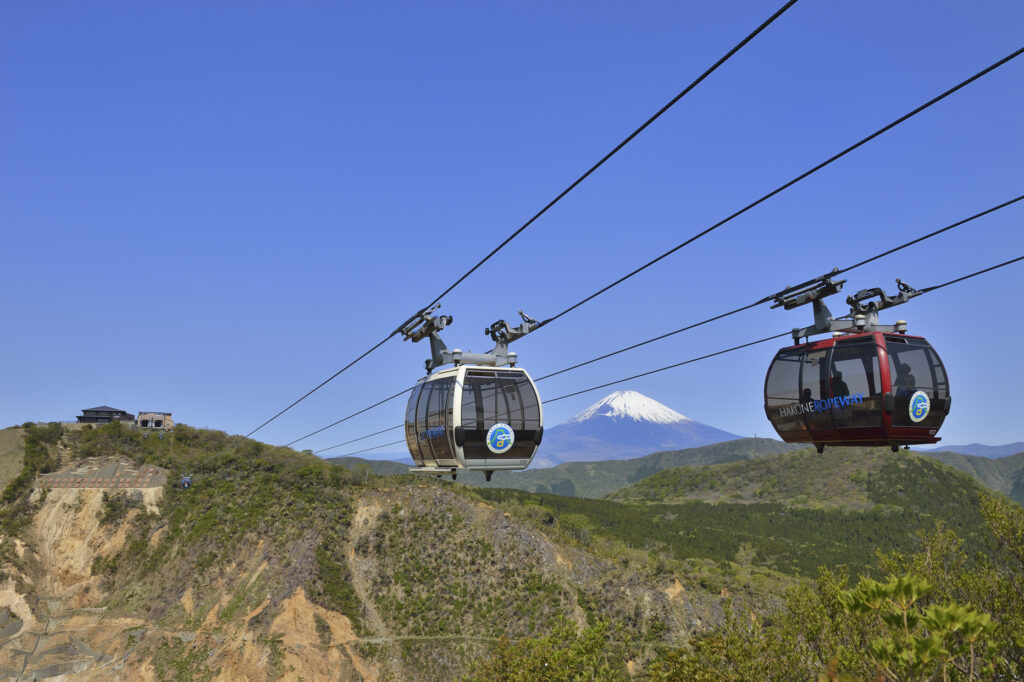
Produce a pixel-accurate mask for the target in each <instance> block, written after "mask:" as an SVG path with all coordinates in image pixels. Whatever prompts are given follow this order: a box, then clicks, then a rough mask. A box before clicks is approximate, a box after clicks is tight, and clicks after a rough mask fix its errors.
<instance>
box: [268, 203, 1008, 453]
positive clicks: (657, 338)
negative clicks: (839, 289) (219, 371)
mask: <svg viewBox="0 0 1024 682" xmlns="http://www.w3.org/2000/svg"><path fill="white" fill-rule="evenodd" d="M1022 200H1024V194H1021V195H1018V196H1016V197H1014V198H1013V199H1010V200H1009V201H1004V202H1003V203H1001V204H997V205H996V206H993V207H991V208H987V209H985V210H984V211H980V212H978V213H975V214H974V215H971V216H969V217H967V218H963V219H962V220H958V221H956V222H954V223H951V224H949V225H946V226H945V227H941V228H939V229H937V230H933V231H932V232H929V233H928V234H925V235H922V236H920V237H917V238H915V239H912V240H910V241H908V242H904V243H902V244H900V245H898V246H894V247H893V248H891V249H887V250H885V251H882V252H881V253H878V254H875V255H874V256H871V257H869V258H865V259H864V260H861V261H859V262H857V263H854V264H852V265H848V266H846V267H844V268H836V269H835V270H833V271H832V272H831V273H829V274H830V275H832V276H835V275H839V274H843V273H846V272H850V271H851V270H854V269H856V268H859V267H861V266H864V265H867V264H868V263H871V262H874V261H876V260H878V259H880V258H883V257H885V256H888V255H891V254H893V253H896V252H897V251H901V250H903V249H905V248H907V247H910V246H913V245H914V244H919V243H921V242H923V241H925V240H927V239H931V238H932V237H936V236H938V235H940V234H943V233H945V232H948V231H950V230H952V229H954V228H957V227H960V226H962V225H966V224H968V223H970V222H972V221H974V220H977V219H978V218H981V217H984V216H987V215H989V214H991V213H994V212H996V211H998V210H1000V209H1003V208H1006V207H1008V206H1011V205H1013V204H1015V203H1017V202H1019V201H1022ZM817 279H818V278H813V279H809V280H807V281H805V282H802V283H801V284H797V285H794V286H791V287H787V288H788V289H798V288H801V287H803V286H807V285H808V284H811V283H812V282H815V281H817ZM777 295H778V293H773V294H769V295H768V296H765V297H763V298H760V299H758V300H756V301H754V302H753V303H749V304H747V305H745V306H741V307H739V308H735V309H733V310H730V311H728V312H725V313H721V314H719V315H715V316H714V317H709V318H707V319H705V320H701V321H700V322H694V323H693V324H689V325H686V326H685V327H680V328H679V329H674V330H672V331H670V332H666V333H664V334H659V335H658V336H655V337H652V338H650V339H646V340H644V341H640V342H637V343H634V344H631V345H629V346H626V347H624V348H619V349H618V350H614V351H611V352H609V353H605V354H603V355H598V356H597V357H594V358H591V359H589V360H584V361H583V362H578V363H576V364H574V365H570V366H569V367H564V368H562V369H560V370H556V371H554V372H551V373H549V374H545V375H543V376H541V377H538V378H537V379H536V381H538V382H539V381H544V380H545V379H550V378H551V377H554V376H557V375H559V374H565V373H566V372H571V371H572V370H575V369H579V368H580V367H585V366H587V365H592V364H594V363H595V362H600V361H601V360H606V359H608V358H610V357H613V356H615V355H620V354H622V353H626V352H628V351H631V350H634V349H636V348H640V347H641V346H646V345H648V344H651V343H654V342H655V341H660V340H662V339H666V338H668V337H670V336H674V335H676V334H680V333H682V332H685V331H689V330H691V329H696V328H697V327H701V326H703V325H705V324H709V323H711V322H715V321H717V320H721V319H723V318H726V317H729V316H731V315H735V314H737V313H740V312H743V311H745V310H750V309H751V308H756V307H757V306H759V305H763V304H765V303H769V302H771V301H773V300H774V299H775V297H776V296H777ZM411 390H412V388H407V389H405V390H404V391H401V392H399V393H396V394H394V395H392V396H390V397H388V398H385V399H384V400H381V401H378V402H376V403H374V404H373V405H370V406H369V407H366V408H363V409H362V410H359V411H358V412H353V413H352V414H350V415H348V416H346V417H343V418H341V419H339V420H337V421H336V422H333V423H331V424H328V425H327V426H324V427H323V428H320V429H317V430H316V431H313V432H312V433H308V434H306V435H305V436H303V437H302V438H298V439H296V440H293V441H292V442H291V443H288V445H292V444H294V443H298V442H299V441H301V440H304V439H306V438H309V437H310V436H313V435H315V434H318V433H320V432H321V431H325V430H326V429H329V428H331V427H332V426H336V425H338V424H340V423H342V422H344V421H347V420H348V419H351V418H352V417H355V416H357V415H360V414H362V413H364V412H366V411H368V410H370V409H373V408H374V407H378V406H380V405H383V404H384V403H386V402H389V401H391V400H394V399H395V398H398V397H399V396H402V395H405V394H406V393H408V392H409V391H411ZM396 428H397V427H396ZM350 442H351V441H350ZM346 444H347V443H339V444H338V445H332V446H330V447H328V448H323V449H322V450H317V453H318V454H319V453H320V452H323V451H324V450H331V449H333V448H336V447H339V446H341V445H346Z"/></svg>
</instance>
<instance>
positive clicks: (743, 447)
mask: <svg viewBox="0 0 1024 682" xmlns="http://www.w3.org/2000/svg"><path fill="white" fill-rule="evenodd" d="M541 447H543V445H542V446H541ZM795 447H798V446H794V445H789V444H787V443H782V442H780V441H777V440H770V439H767V438H740V439H738V440H731V441H726V442H723V443H715V444H714V445H706V446H703V447H699V448H688V449H686V450H669V451H665V452H656V453H654V454H651V455H647V456H645V457H638V458H636V459H619V460H607V461H602V462H569V463H566V464H560V465H558V466H556V467H551V468H549V469H528V470H526V471H522V472H516V473H507V474H506V473H499V474H496V475H495V476H494V479H493V480H492V481H491V483H485V482H484V480H483V476H481V475H480V474H471V475H469V476H467V477H466V483H468V484H469V485H474V486H479V487H482V488H513V489H516V490H525V491H528V492H540V493H554V494H556V495H564V496H567V497H593V498H600V497H604V496H606V495H608V494H609V493H611V492H614V491H615V490H618V489H619V488H622V487H623V486H626V485H629V484H630V483H634V482H636V481H639V480H641V479H644V478H646V477H648V476H650V475H652V474H654V473H657V472H659V471H663V470H665V469H671V468H674V467H679V466H685V465H700V464H716V463H719V462H735V461H740V460H746V459H753V458H757V457H763V456H765V455H774V454H777V453H780V452H788V451H790V450H792V449H794V448H795ZM460 480H461V479H460Z"/></svg>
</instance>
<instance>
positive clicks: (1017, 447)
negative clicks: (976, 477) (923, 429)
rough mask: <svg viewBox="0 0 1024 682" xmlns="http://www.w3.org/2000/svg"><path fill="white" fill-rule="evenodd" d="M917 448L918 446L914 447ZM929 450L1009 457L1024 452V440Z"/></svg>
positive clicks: (942, 446)
mask: <svg viewBox="0 0 1024 682" xmlns="http://www.w3.org/2000/svg"><path fill="white" fill-rule="evenodd" d="M914 449H917V448H914ZM927 452H958V453H960V454H961V455H974V456H975V457H989V458H992V459H995V458H998V457H1009V456H1010V455H1016V454H1019V453H1021V452H1024V442H1017V443H1007V444H1006V445H982V444H981V443H971V444H970V445H940V446H939V447H937V448H928V450H927Z"/></svg>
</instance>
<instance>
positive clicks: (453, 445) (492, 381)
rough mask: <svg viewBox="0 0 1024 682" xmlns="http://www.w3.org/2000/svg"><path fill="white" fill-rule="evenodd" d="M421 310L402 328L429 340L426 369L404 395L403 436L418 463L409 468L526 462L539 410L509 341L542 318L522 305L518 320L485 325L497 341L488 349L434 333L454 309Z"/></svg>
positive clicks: (538, 431)
mask: <svg viewBox="0 0 1024 682" xmlns="http://www.w3.org/2000/svg"><path fill="white" fill-rule="evenodd" d="M435 309H436V306H435V307H434V308H431V309H430V310H427V311H423V312H421V313H419V314H418V315H416V316H414V317H413V318H412V319H411V320H410V321H409V322H407V323H406V324H405V325H403V327H402V328H401V332H402V335H403V336H404V337H405V338H406V339H407V340H412V341H420V340H422V339H423V338H429V339H430V346H431V358H430V359H429V360H427V362H426V367H427V371H428V372H430V371H432V370H434V369H435V368H437V367H440V366H443V365H447V364H452V365H454V366H453V367H451V368H447V369H442V370H440V371H437V372H434V373H433V374H428V375H427V376H426V377H424V378H423V379H421V380H420V381H419V383H418V384H417V385H416V386H415V387H414V388H413V390H412V393H411V394H410V395H409V402H408V405H407V407H406V412H405V440H406V444H407V446H408V448H409V454H410V455H411V456H412V459H413V462H415V464H416V466H415V467H412V468H411V469H410V471H411V472H413V473H425V474H433V475H437V476H440V475H448V474H450V475H451V476H452V478H455V477H456V476H457V475H458V473H459V472H461V471H483V472H484V476H485V478H486V479H487V480H488V481H489V480H491V474H492V473H493V472H495V471H508V470H521V469H525V468H527V467H528V466H529V465H530V462H532V461H533V456H534V454H535V453H536V451H537V447H538V446H539V445H540V442H541V438H542V437H543V434H544V416H543V408H542V405H541V400H540V396H539V395H538V393H537V387H536V385H535V384H534V383H533V380H532V379H531V378H530V375H529V374H528V373H527V372H526V370H524V369H522V368H519V367H516V366H515V364H516V360H517V358H516V354H515V353H510V352H509V351H508V344H509V343H511V342H512V341H514V340H516V339H518V338H520V337H522V336H525V335H526V334H528V333H530V332H531V331H533V330H534V329H536V328H537V327H538V326H539V325H538V323H537V322H536V320H533V319H532V318H530V317H529V316H527V315H524V314H523V313H522V312H520V315H521V316H522V318H523V324H522V325H520V326H519V327H515V328H511V327H509V325H508V323H506V322H505V321H504V320H499V321H498V322H495V323H494V324H492V325H491V326H490V328H488V329H486V330H484V333H485V334H488V335H490V336H491V338H492V339H493V340H494V342H495V344H496V345H495V347H494V349H493V350H491V351H490V352H489V353H484V354H475V353H463V352H462V351H461V350H458V349H455V350H448V349H447V347H445V345H444V342H443V341H441V337H440V335H439V332H440V331H441V330H442V329H444V327H445V326H446V325H448V324H450V323H451V321H452V318H451V316H443V315H442V316H432V315H431V314H430V313H431V312H432V311H433V310H435Z"/></svg>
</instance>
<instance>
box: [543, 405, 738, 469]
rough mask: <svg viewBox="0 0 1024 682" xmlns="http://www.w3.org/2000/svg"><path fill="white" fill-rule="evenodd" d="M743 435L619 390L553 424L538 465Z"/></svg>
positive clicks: (640, 454)
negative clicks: (569, 417)
mask: <svg viewBox="0 0 1024 682" xmlns="http://www.w3.org/2000/svg"><path fill="white" fill-rule="evenodd" d="M737 438H739V436H737V435H736V434H734V433H729V432H728V431H723V430H722V429H718V428H715V427H713V426H708V425H706V424H701V423H700V422H697V421H694V420H693V419H690V418H689V417H687V416H685V415H683V414H680V413H679V412H676V411H675V410H673V409H671V408H670V407H667V406H666V405H663V404H661V403H659V402H658V401H657V400H654V399H653V398H649V397H647V396H645V395H643V394H641V393H637V392H636V391H616V392H615V393H612V394H611V395H608V396H605V397H604V398H602V399H601V400H599V401H598V402H596V403H594V404H593V405H591V406H590V407H588V408H587V409H585V410H583V411H582V412H580V413H579V414H577V415H576V416H575V417H573V418H572V419H570V420H569V421H567V422H564V423H562V424H558V425H556V426H552V427H550V428H548V429H547V430H546V432H545V434H544V442H543V443H542V444H541V447H540V449H539V450H538V451H537V456H536V459H535V460H534V465H533V466H539V467H545V466H547V467H550V466H555V465H557V464H562V463H565V462H581V461H586V462H594V461H602V460H608V459H631V458H635V457H643V456H644V455H649V454H651V453H653V452H660V451H666V450H680V449H685V448H695V447H700V446H703V445H710V444H712V443H720V442H722V441H728V440H735V439H737Z"/></svg>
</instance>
